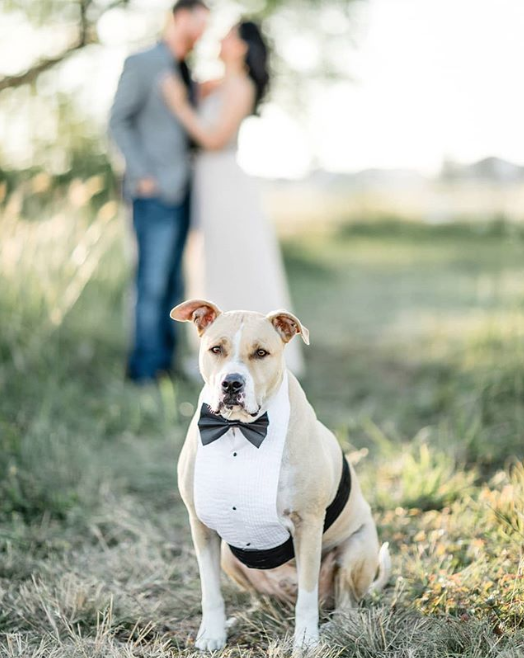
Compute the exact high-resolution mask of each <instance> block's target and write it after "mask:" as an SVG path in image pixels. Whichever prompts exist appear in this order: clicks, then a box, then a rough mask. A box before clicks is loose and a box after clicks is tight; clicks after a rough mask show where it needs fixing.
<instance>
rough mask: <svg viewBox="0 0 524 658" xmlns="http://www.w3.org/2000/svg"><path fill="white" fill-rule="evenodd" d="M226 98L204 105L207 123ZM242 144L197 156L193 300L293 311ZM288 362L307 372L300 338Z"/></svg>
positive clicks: (189, 256)
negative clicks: (240, 153)
mask: <svg viewBox="0 0 524 658" xmlns="http://www.w3.org/2000/svg"><path fill="white" fill-rule="evenodd" d="M221 100H222V94H221V90H220V88H219V89H217V90H215V91H214V92H213V93H211V94H210V95H209V96H207V97H206V98H205V99H204V100H203V101H202V102H201V103H200V106H199V114H200V116H201V117H202V118H203V119H204V121H206V122H209V124H212V123H213V122H214V121H215V120H216V117H217V116H218V113H219V111H220V103H221ZM237 146H238V134H237V135H235V136H234V138H233V139H232V140H231V141H230V143H229V144H228V145H227V146H225V147H224V148H223V149H221V150H220V151H200V152H199V153H198V154H197V155H196V157H195V165H194V177H193V191H192V229H191V234H190V236H189V240H188V248H187V251H186V290H187V292H188V297H189V298H200V299H208V300H210V301H212V302H214V303H215V304H216V305H217V306H218V307H219V308H220V309H222V310H223V311H233V310H248V311H259V312H261V313H269V312H270V311H274V310H277V309H286V310H289V311H292V307H291V304H290V299H289V293H288V287H287V282H286V275H285V271H284V267H283V263H282V256H281V253H280V248H279V245H278V242H277V238H276V235H275V231H274V228H273V226H272V225H271V223H270V221H269V218H268V216H267V215H266V213H265V212H264V210H263V206H262V200H261V196H260V191H259V189H258V181H257V180H256V179H254V178H252V177H250V176H248V175H247V174H246V173H245V172H244V171H243V170H242V169H241V168H240V166H239V165H238V163H237ZM192 335H194V332H193V334H192ZM286 362H287V365H288V367H289V368H290V370H291V371H292V372H293V373H294V374H295V375H297V376H300V375H302V374H303V371H304V361H303V355H302V351H301V346H300V344H299V339H297V338H295V339H294V340H292V341H291V342H290V343H289V345H287V346H286Z"/></svg>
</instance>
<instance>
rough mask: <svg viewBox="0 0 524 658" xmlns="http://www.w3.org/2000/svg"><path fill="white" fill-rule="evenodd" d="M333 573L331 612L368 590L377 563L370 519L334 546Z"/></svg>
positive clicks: (353, 602) (346, 606)
mask: <svg viewBox="0 0 524 658" xmlns="http://www.w3.org/2000/svg"><path fill="white" fill-rule="evenodd" d="M338 551H339V552H338V560H337V562H338V569H337V572H336V576H335V612H342V611H347V610H348V609H349V608H352V607H354V606H355V605H356V604H357V603H358V602H359V601H360V600H361V599H362V598H363V597H364V596H365V594H366V593H367V592H368V591H369V589H370V587H371V585H372V583H373V579H374V578H375V575H376V573H377V568H378V566H379V544H378V537H377V530H376V528H375V524H374V522H373V520H372V519H370V520H369V521H366V522H365V523H363V525H362V526H361V527H360V528H359V529H358V530H357V531H356V532H354V533H353V534H352V535H351V537H349V538H348V539H347V540H346V541H345V543H344V544H342V545H341V546H339V549H338Z"/></svg>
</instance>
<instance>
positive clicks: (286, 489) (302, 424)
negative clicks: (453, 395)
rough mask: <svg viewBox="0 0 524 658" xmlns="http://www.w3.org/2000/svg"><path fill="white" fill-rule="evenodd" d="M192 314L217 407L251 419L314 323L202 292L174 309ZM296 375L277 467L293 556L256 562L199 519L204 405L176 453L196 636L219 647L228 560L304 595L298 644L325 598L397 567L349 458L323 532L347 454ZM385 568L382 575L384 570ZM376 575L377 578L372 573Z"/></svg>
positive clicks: (362, 590) (310, 637) (369, 585)
mask: <svg viewBox="0 0 524 658" xmlns="http://www.w3.org/2000/svg"><path fill="white" fill-rule="evenodd" d="M171 317H172V318H173V319H174V320H177V321H181V322H193V323H194V324H195V325H196V329H197V331H198V333H199V335H200V337H201V348H200V359H199V363H200V372H201V374H202V376H203V378H204V381H205V383H206V386H205V389H206V390H207V391H208V393H210V394H211V396H212V399H211V401H210V408H211V409H212V410H213V411H214V413H216V414H219V415H221V416H222V417H223V418H225V419H227V420H229V421H241V422H243V423H246V422H247V423H249V422H252V421H254V420H255V419H256V418H260V416H261V414H263V413H264V411H265V410H266V409H267V405H268V401H270V400H271V399H272V397H273V396H274V395H275V393H276V391H277V390H279V387H280V386H281V384H282V382H283V378H284V375H285V372H286V366H285V361H284V347H285V345H286V343H288V342H289V341H290V340H291V339H292V338H293V337H294V336H295V335H296V334H300V336H301V337H302V339H303V340H304V342H305V343H307V344H309V339H308V336H309V332H308V330H307V329H306V327H304V326H303V325H302V324H301V323H300V321H299V320H298V318H296V317H295V316H294V315H292V314H291V313H288V312H286V311H275V312H273V313H270V314H269V315H267V316H265V315H262V314H260V313H254V312H248V311H230V312H224V313H223V312H221V311H220V310H219V309H218V308H217V307H216V306H215V305H214V304H213V303H211V302H208V301H204V300H190V301H186V302H184V303H182V304H180V305H179V306H177V307H176V308H174V309H173V310H172V311H171ZM287 378H288V379H287V381H288V382H289V406H290V414H289V423H288V430H287V435H286V437H285V444H284V448H283V454H282V461H281V467H280V475H279V477H278V492H277V501H276V505H277V512H278V519H279V521H280V523H281V524H282V526H283V527H284V528H287V530H288V531H289V533H290V534H291V536H292V543H293V545H294V553H295V558H296V559H293V560H291V562H288V563H286V564H283V565H282V566H279V567H277V568H275V569H269V570H268V569H266V570H263V571H260V570H258V569H251V568H248V567H246V566H245V564H243V563H242V562H241V561H239V560H238V559H237V558H236V557H235V555H234V554H233V553H232V551H231V549H230V548H229V546H228V545H227V544H226V543H225V542H222V541H221V537H220V536H219V535H218V534H217V532H215V531H214V530H211V529H210V528H209V527H207V526H206V525H204V523H202V521H201V520H199V518H198V516H197V513H196V509H195V494H194V475H195V460H196V455H197V449H198V445H199V441H200V434H199V425H198V423H199V414H200V410H197V413H196V414H195V417H194V418H193V420H192V422H191V425H190V427H189V431H188V434H187V438H186V441H185V444H184V447H183V449H182V453H181V455H180V459H179V462H178V486H179V489H180V494H181V496H182V499H183V501H184V503H185V505H186V507H187V510H188V512H189V519H190V524H191V532H192V537H193V542H194V546H195V551H196V555H197V560H198V565H199V570H200V579H201V586H202V623H201V626H200V630H199V632H198V635H197V639H196V646H197V647H198V648H199V649H202V650H216V649H220V648H222V647H223V646H224V645H225V643H226V614H225V606H224V600H223V597H222V594H221V590H220V565H221V564H222V568H223V569H224V571H225V572H226V573H227V574H228V575H229V576H230V577H231V578H232V579H233V580H234V581H235V582H236V583H238V584H239V585H241V586H242V587H244V588H246V589H250V590H254V591H258V592H261V593H264V594H271V595H275V596H277V597H279V598H281V599H287V600H293V601H295V600H296V608H295V613H296V614H295V616H296V619H295V635H294V644H295V647H296V648H299V649H300V648H302V647H311V646H315V645H316V644H317V643H318V639H319V628H318V623H319V600H320V602H325V603H328V604H330V605H334V606H335V609H336V611H344V610H347V609H348V608H350V607H352V606H353V605H355V604H356V603H357V602H358V601H359V600H360V599H361V598H362V597H363V596H364V595H365V594H366V593H367V592H369V591H370V590H378V589H381V588H382V587H383V586H384V585H385V583H386V582H387V580H388V578H389V575H390V568H391V563H390V558H389V552H388V548H387V544H384V545H383V547H382V548H381V549H380V550H379V543H378V538H377V531H376V528H375V523H374V521H373V517H372V515H371V510H370V507H369V505H368V503H367V502H366V501H365V499H364V497H363V495H362V492H361V490H360V487H359V484H358V481H357V478H356V475H355V472H354V469H353V467H350V474H351V491H350V494H349V498H348V500H347V502H346V503H345V505H344V507H343V509H342V511H341V513H340V514H339V515H338V517H337V518H336V520H335V522H334V523H333V524H332V525H331V526H330V527H329V529H327V531H326V532H323V529H324V517H325V515H326V509H327V508H328V506H329V505H330V503H331V502H332V501H333V500H334V498H335V496H336V495H337V490H338V488H339V485H340V473H341V470H342V460H343V459H344V457H343V455H342V452H341V449H340V447H339V444H338V442H337V440H336V438H335V436H334V435H333V434H332V433H331V432H330V431H329V430H328V429H327V428H326V427H325V426H324V425H322V423H320V422H319V421H318V420H317V417H316V415H315V412H314V411H313V408H312V407H311V405H310V404H309V402H308V401H307V399H306V396H305V394H304V392H303V390H302V388H301V386H300V384H299V383H298V381H297V380H296V379H295V377H294V376H293V375H292V374H291V373H289V372H288V373H287ZM377 572H378V576H377ZM375 577H376V580H374V578H375Z"/></svg>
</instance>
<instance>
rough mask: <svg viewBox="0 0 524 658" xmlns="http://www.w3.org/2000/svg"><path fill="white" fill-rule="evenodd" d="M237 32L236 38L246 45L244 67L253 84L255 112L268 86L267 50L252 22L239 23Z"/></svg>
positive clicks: (259, 32) (257, 28)
mask: <svg viewBox="0 0 524 658" xmlns="http://www.w3.org/2000/svg"><path fill="white" fill-rule="evenodd" d="M237 30H238V36H239V37H240V38H241V39H242V41H244V43H245V44H246V45H247V52H246V66H247V70H248V74H249V77H250V78H251V79H252V80H253V82H254V83H255V89H256V97H255V107H254V111H255V112H256V110H257V108H258V105H259V103H260V101H261V100H262V98H263V97H264V94H265V93H266V91H267V86H268V84H269V70H268V69H269V63H268V59H269V50H268V47H267V44H266V42H265V40H264V37H263V36H262V32H261V30H260V27H259V26H258V25H257V24H256V23H254V22H253V21H241V22H240V23H239V24H238V26H237Z"/></svg>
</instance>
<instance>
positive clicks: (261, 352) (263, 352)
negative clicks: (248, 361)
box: [255, 349, 269, 359]
mask: <svg viewBox="0 0 524 658" xmlns="http://www.w3.org/2000/svg"><path fill="white" fill-rule="evenodd" d="M255 354H256V355H257V357H258V358H259V359H263V358H264V357H265V356H268V354H269V352H266V350H263V349H260V350H257V351H256V352H255Z"/></svg>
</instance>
